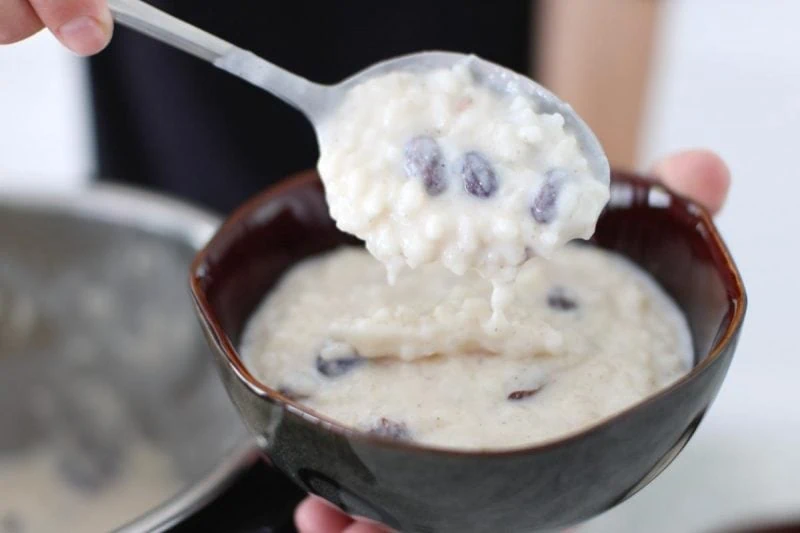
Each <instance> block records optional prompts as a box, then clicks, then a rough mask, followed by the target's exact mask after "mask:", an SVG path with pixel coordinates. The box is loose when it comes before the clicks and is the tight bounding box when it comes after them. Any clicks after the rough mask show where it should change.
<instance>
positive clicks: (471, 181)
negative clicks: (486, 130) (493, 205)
mask: <svg viewBox="0 0 800 533" xmlns="http://www.w3.org/2000/svg"><path fill="white" fill-rule="evenodd" d="M458 173H459V174H460V175H461V177H462V179H463V180H464V189H466V191H467V192H468V193H470V194H471V195H472V196H476V197H478V198H489V197H490V196H492V195H493V194H494V193H496V192H497V175H496V174H495V172H494V169H493V168H492V165H490V164H489V162H488V161H487V160H486V159H485V158H484V157H483V156H482V155H481V154H479V153H478V152H467V153H466V154H464V157H463V158H461V161H460V163H459V165H458Z"/></svg>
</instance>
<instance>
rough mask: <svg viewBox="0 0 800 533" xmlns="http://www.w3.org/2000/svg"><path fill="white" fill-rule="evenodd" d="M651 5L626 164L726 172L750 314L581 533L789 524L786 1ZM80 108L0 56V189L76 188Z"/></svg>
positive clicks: (25, 54) (795, 90)
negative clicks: (644, 99) (720, 368)
mask: <svg viewBox="0 0 800 533" xmlns="http://www.w3.org/2000/svg"><path fill="white" fill-rule="evenodd" d="M665 8H666V9H665V14H666V18H665V21H664V26H663V29H662V35H661V46H660V51H659V61H658V64H657V68H656V73H655V80H654V84H653V91H652V97H651V100H650V110H649V112H648V120H647V127H646V131H645V147H644V150H643V154H642V156H643V157H642V163H643V164H645V163H646V162H648V161H651V160H653V159H654V158H656V157H658V156H660V155H663V154H666V153H669V152H670V151H673V150H677V149H680V148H685V147H694V146H703V147H710V148H713V149H715V150H717V151H718V152H720V153H721V154H722V155H723V156H724V157H725V158H726V159H727V161H728V162H729V164H730V166H731V168H732V169H733V173H734V186H733V189H732V193H731V196H730V199H729V203H728V205H727V207H726V209H725V211H724V212H723V213H722V215H721V216H720V218H719V225H720V227H721V229H722V232H723V236H724V237H725V239H726V240H727V242H728V244H729V246H730V248H731V250H732V252H733V254H734V256H735V257H736V259H737V261H738V263H739V266H740V269H741V271H742V274H743V276H744V279H745V283H746V285H747V288H748V292H749V296H750V308H749V312H748V317H747V321H746V326H745V330H744V334H743V336H742V340H741V343H740V348H739V351H738V352H737V355H736V358H735V360H734V363H733V365H732V368H731V371H730V373H729V377H728V380H727V381H726V383H725V385H724V387H723V389H722V392H721V393H720V396H719V398H718V400H717V402H716V403H715V405H714V407H713V409H712V410H711V411H710V413H709V415H708V417H707V418H706V421H705V422H704V423H703V424H702V425H701V427H700V430H699V431H698V433H697V436H696V437H695V438H694V440H693V441H692V442H691V443H690V444H689V446H688V447H687V449H686V451H685V452H684V453H683V454H682V455H681V456H680V457H679V458H678V459H677V460H676V462H675V463H674V464H673V466H672V467H671V468H670V469H668V470H667V472H666V473H664V474H663V475H662V476H661V477H659V478H658V479H657V480H656V481H655V482H654V483H653V484H652V485H651V486H650V487H648V488H647V489H646V490H644V491H643V492H642V493H640V494H639V495H637V496H636V497H635V498H633V499H632V500H631V501H629V502H627V503H625V504H623V505H621V506H620V507H619V508H617V509H615V510H613V511H611V512H609V513H607V514H606V515H604V516H602V517H600V518H599V519H596V520H595V521H594V522H592V523H590V524H588V525H587V526H585V528H584V529H586V530H587V531H608V532H612V531H613V532H617V531H619V532H632V533H633V532H636V533H638V532H645V531H647V532H654V533H657V532H664V533H674V532H701V531H708V530H709V528H711V529H715V528H719V527H722V526H725V525H728V524H731V523H734V524H736V523H738V524H741V523H742V521H743V520H746V521H747V520H752V519H760V518H773V517H782V516H792V515H793V516H797V517H800V350H798V348H797V341H798V338H800V323H798V322H800V313H798V305H799V304H800V284H799V283H798V276H799V275H800V274H798V270H800V269H799V268H798V264H797V262H798V260H799V259H800V254H798V252H797V248H798V244H800V238H798V236H797V231H798V229H800V225H798V223H797V222H796V217H798V216H800V215H799V214H798V212H800V205H798V197H800V172H798V168H797V167H798V165H797V161H798V155H800V135H798V131H800V31H798V27H799V24H798V23H799V22H800V1H795V0H682V1H678V0H672V1H668V2H665ZM88 109H89V106H88V98H87V95H86V81H85V78H84V71H83V65H82V64H81V63H80V62H79V60H77V59H75V58H73V57H72V56H70V55H69V54H68V53H66V52H63V51H62V50H61V49H60V48H58V46H56V45H55V43H54V40H53V39H52V38H51V37H50V36H48V35H46V34H43V35H40V36H38V37H36V38H34V39H32V40H30V41H28V42H26V43H23V44H19V45H15V46H12V47H3V48H0V192H2V190H6V189H8V188H10V187H34V188H46V189H54V188H63V187H75V186H78V185H80V184H81V183H83V182H85V180H86V178H85V177H86V176H88V175H91V174H92V172H93V169H94V157H93V154H92V152H91V150H92V147H91V146H92V145H91V142H90V139H91V131H90V121H89V119H88ZM0 231H2V228H0Z"/></svg>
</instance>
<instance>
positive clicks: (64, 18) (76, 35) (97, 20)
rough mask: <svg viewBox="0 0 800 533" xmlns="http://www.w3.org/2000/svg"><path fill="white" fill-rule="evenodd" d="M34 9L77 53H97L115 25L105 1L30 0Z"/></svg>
mask: <svg viewBox="0 0 800 533" xmlns="http://www.w3.org/2000/svg"><path fill="white" fill-rule="evenodd" d="M30 3H31V6H33V9H34V11H36V14H37V15H38V16H39V18H40V19H41V20H42V22H43V23H44V25H45V26H47V27H48V28H49V29H50V30H51V31H52V32H53V34H54V35H55V36H56V38H57V39H58V40H59V41H61V43H62V44H64V46H66V47H67V48H69V49H70V50H72V51H73V52H75V53H76V54H78V55H82V56H86V55H91V54H96V53H97V52H99V51H101V50H102V49H103V48H105V47H106V45H107V44H108V42H109V41H110V40H111V32H112V28H113V26H114V24H113V20H112V18H111V13H110V12H109V10H108V5H107V4H106V0H30Z"/></svg>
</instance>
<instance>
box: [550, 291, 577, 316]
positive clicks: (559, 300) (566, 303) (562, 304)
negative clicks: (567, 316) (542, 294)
mask: <svg viewBox="0 0 800 533" xmlns="http://www.w3.org/2000/svg"><path fill="white" fill-rule="evenodd" d="M547 305H549V306H550V308H552V309H557V310H559V311H572V310H574V309H576V308H577V307H578V302H576V301H575V299H574V298H571V297H570V296H569V295H568V294H567V291H566V290H565V289H564V288H563V287H553V288H552V289H550V292H548V293H547Z"/></svg>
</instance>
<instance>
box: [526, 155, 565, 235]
mask: <svg viewBox="0 0 800 533" xmlns="http://www.w3.org/2000/svg"><path fill="white" fill-rule="evenodd" d="M567 178H569V172H567V171H566V170H564V169H563V168H552V169H550V170H548V171H547V172H546V173H545V179H544V184H542V188H541V189H539V192H538V193H537V194H536V196H535V197H534V199H533V203H532V205H531V214H532V215H533V219H534V220H535V221H536V222H538V223H539V224H549V223H550V222H552V221H553V220H554V219H555V218H556V214H558V210H557V209H556V207H557V204H558V195H559V193H560V192H561V186H562V185H563V184H564V181H565V180H566V179H567Z"/></svg>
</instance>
